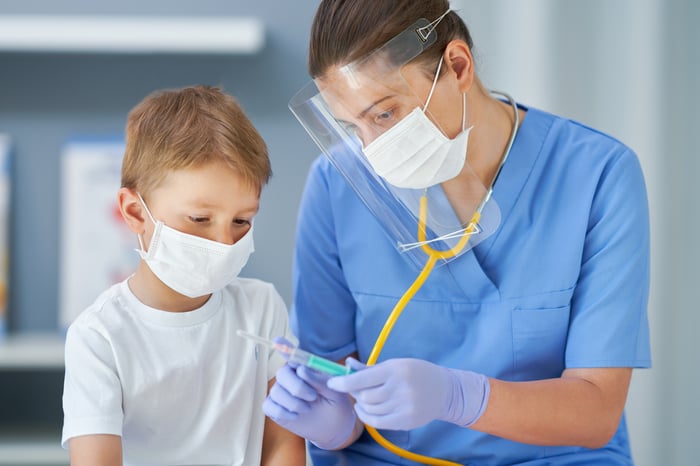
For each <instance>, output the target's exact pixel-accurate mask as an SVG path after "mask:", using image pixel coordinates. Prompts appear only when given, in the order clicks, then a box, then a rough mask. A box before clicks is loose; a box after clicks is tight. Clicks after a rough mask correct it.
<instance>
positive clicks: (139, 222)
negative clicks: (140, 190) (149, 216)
mask: <svg viewBox="0 0 700 466" xmlns="http://www.w3.org/2000/svg"><path fill="white" fill-rule="evenodd" d="M117 196H118V202H119V211H120V212H121V214H122V217H123V218H124V221H125V222H126V224H127V225H128V226H129V229H130V230H131V231H132V232H134V233H136V234H143V233H144V232H145V231H146V227H145V221H146V219H145V217H144V216H145V215H146V211H145V210H144V208H143V204H142V203H141V200H140V199H139V197H138V195H137V194H136V192H135V191H133V190H131V189H129V188H119V192H118V194H117Z"/></svg>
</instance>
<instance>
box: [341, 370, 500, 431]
mask: <svg viewBox="0 0 700 466" xmlns="http://www.w3.org/2000/svg"><path fill="white" fill-rule="evenodd" d="M348 363H349V364H348V365H349V366H350V367H352V368H353V369H361V368H364V369H363V370H358V371H357V372H354V373H352V374H350V375H344V376H339V377H333V378H331V379H330V380H329V381H328V386H329V387H330V388H332V389H334V390H337V391H339V392H345V393H349V394H350V395H352V396H353V398H355V401H356V402H355V411H356V412H357V415H358V417H359V418H360V420H362V422H364V423H365V424H368V425H370V426H373V427H375V428H379V429H392V430H410V429H415V428H416V427H420V426H422V425H424V424H427V423H429V422H431V421H434V420H438V419H439V420H443V421H447V422H451V423H453V424H457V425H460V426H463V427H468V426H470V425H472V424H473V423H474V422H476V421H477V419H479V417H481V415H482V414H483V412H484V410H485V409H486V404H487V402H488V398H489V393H490V385H489V381H488V378H487V377H486V376H484V375H482V374H477V373H475V372H470V371H460V370H455V369H447V368H445V367H441V366H437V365H435V364H432V363H430V362H427V361H423V360H421V359H390V360H387V361H384V362H381V363H379V364H377V365H375V366H366V367H365V366H364V365H363V364H362V363H360V362H358V361H356V360H354V359H352V358H349V359H348Z"/></svg>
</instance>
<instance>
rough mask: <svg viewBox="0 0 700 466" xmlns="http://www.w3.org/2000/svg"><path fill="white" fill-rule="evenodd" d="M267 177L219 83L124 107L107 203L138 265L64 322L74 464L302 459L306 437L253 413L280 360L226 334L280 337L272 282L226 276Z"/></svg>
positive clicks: (282, 320)
mask: <svg viewBox="0 0 700 466" xmlns="http://www.w3.org/2000/svg"><path fill="white" fill-rule="evenodd" d="M270 174H271V171H270V162H269V159H268V156H267V148H266V146H265V143H264V142H263V140H262V139H261V137H260V135H259V134H258V133H257V131H256V130H255V128H254V127H253V126H252V124H251V123H250V121H249V120H248V118H247V117H246V116H245V115H244V114H243V111H242V110H241V108H240V107H239V106H238V104H237V103H236V101H235V100H234V99H233V98H232V97H230V96H228V95H226V94H224V93H223V92H221V90H219V89H216V88H211V87H205V86H196V87H190V88H184V89H181V90H172V91H162V92H156V93H154V94H151V95H150V96H148V97H146V98H145V99H144V100H143V101H142V102H141V103H139V104H138V105H137V106H136V107H135V108H134V109H133V110H132V111H131V113H130V114H129V117H128V121H127V127H126V151H125V154H124V161H123V165H122V187H121V189H119V193H118V199H119V206H120V209H121V213H122V216H123V217H124V220H125V221H126V223H127V225H128V226H129V228H130V229H131V231H133V232H134V233H135V234H136V235H137V237H138V240H139V245H140V249H139V251H138V252H139V254H140V256H141V259H142V260H141V261H140V263H139V266H138V268H137V270H136V271H135V273H134V274H133V275H131V276H130V277H129V278H128V279H127V280H125V281H124V282H122V283H119V284H117V285H114V286H113V287H111V288H110V289H108V290H107V291H105V292H104V293H102V295H101V296H100V297H98V298H97V300H96V301H95V303H94V304H93V305H92V306H90V307H89V308H88V309H87V310H85V311H84V312H83V313H82V314H81V315H80V316H79V317H78V318H77V319H76V320H75V322H74V323H73V324H72V325H71V326H70V328H69V330H68V335H67V338H66V349H65V352H66V376H65V385H64V394H63V409H64V414H65V419H64V426H63V438H62V444H63V446H64V447H67V448H69V450H70V458H71V465H73V466H80V465H89V466H98V465H121V464H134V465H135V464H138V465H147V464H167V465H174V464H187V465H195V464H207V465H212V464H226V465H244V466H251V465H259V464H263V465H294V464H298V465H303V464H305V447H304V443H303V439H301V438H299V437H296V436H294V435H293V434H291V433H289V432H287V431H286V430H283V429H282V428H281V427H279V426H277V425H276V424H275V423H274V422H272V421H270V420H268V419H267V418H265V417H264V415H263V412H262V407H261V405H262V402H263V400H264V399H265V396H266V394H267V391H268V390H269V388H270V387H271V386H272V384H273V382H274V378H273V377H274V374H275V372H276V370H277V369H278V368H279V367H280V366H282V365H283V363H284V360H283V359H282V358H281V357H280V356H279V355H277V354H274V353H269V352H268V351H267V350H266V349H264V348H261V347H255V345H253V344H252V343H250V342H248V341H247V340H245V339H243V338H241V337H239V336H238V335H236V330H238V329H243V330H245V331H247V332H250V333H254V334H257V335H261V336H264V337H266V338H272V337H274V336H277V335H289V333H288V329H287V312H286V308H285V305H284V303H283V301H282V299H281V298H280V296H279V295H278V294H277V292H276V291H275V289H274V287H273V286H272V285H270V284H267V283H264V282H261V281H259V280H253V279H245V278H238V277H237V275H238V273H239V272H240V270H241V269H242V268H243V266H244V265H245V263H246V261H247V259H248V256H249V255H250V253H251V252H252V251H253V217H254V216H255V214H256V213H257V211H258V202H259V197H260V192H261V189H262V187H263V186H264V185H265V183H266V182H267V181H268V179H269V177H270ZM86 222H89V219H86ZM258 351H260V352H259V353H258Z"/></svg>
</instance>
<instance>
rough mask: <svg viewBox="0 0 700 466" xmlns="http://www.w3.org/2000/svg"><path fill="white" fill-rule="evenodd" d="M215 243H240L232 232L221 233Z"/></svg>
mask: <svg viewBox="0 0 700 466" xmlns="http://www.w3.org/2000/svg"><path fill="white" fill-rule="evenodd" d="M214 241H216V242H218V243H222V244H228V245H231V244H233V243H235V242H236V241H238V238H236V237H235V235H234V234H233V232H232V231H220V232H219V233H218V234H217V235H216V237H215V238H214Z"/></svg>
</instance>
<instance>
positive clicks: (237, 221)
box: [233, 218, 250, 225]
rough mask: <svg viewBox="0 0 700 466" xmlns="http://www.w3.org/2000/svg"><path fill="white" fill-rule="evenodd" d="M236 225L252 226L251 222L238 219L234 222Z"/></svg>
mask: <svg viewBox="0 0 700 466" xmlns="http://www.w3.org/2000/svg"><path fill="white" fill-rule="evenodd" d="M233 223H235V224H236V225H250V220H246V219H244V218H237V219H235V220H234V221H233Z"/></svg>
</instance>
